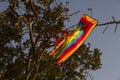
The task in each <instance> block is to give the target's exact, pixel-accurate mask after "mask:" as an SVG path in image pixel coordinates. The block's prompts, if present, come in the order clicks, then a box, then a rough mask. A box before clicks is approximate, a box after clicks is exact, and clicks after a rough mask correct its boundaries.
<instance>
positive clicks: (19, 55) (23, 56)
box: [0, 0, 101, 80]
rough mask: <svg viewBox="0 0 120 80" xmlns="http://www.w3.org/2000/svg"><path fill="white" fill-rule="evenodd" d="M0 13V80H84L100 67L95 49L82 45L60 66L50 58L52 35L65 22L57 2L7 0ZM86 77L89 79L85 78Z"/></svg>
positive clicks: (61, 5)
mask: <svg viewBox="0 0 120 80" xmlns="http://www.w3.org/2000/svg"><path fill="white" fill-rule="evenodd" d="M8 2H9V5H8V8H7V9H6V10H4V11H3V12H1V13H0V79H2V80H12V79H13V80H68V79H73V80H77V79H81V80H86V79H87V78H90V77H88V75H89V72H90V71H93V70H97V69H99V68H100V67H101V61H100V56H101V52H100V51H99V49H97V48H96V49H94V50H92V51H91V50H90V45H89V44H88V45H87V44H86V45H85V44H83V45H82V46H81V47H80V48H79V49H78V50H77V51H76V52H75V53H74V54H73V55H72V56H71V57H70V58H69V59H68V60H66V61H65V62H64V63H62V64H61V65H58V64H57V63H56V59H55V58H54V57H50V56H49V55H48V54H49V50H50V49H51V48H52V47H53V46H55V45H54V42H55V37H54V36H55V35H60V34H61V33H60V31H61V29H63V28H64V22H65V21H66V20H68V19H69V16H68V15H67V13H68V12H69V10H68V8H67V7H66V5H67V4H68V2H67V3H62V2H61V1H60V0H34V1H33V2H32V0H9V1H8ZM89 76H90V75H89Z"/></svg>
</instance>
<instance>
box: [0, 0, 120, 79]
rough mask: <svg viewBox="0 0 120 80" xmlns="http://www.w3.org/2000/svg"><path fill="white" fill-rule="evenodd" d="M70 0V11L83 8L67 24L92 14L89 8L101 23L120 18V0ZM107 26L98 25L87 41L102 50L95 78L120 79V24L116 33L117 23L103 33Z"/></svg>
mask: <svg viewBox="0 0 120 80" xmlns="http://www.w3.org/2000/svg"><path fill="white" fill-rule="evenodd" d="M64 1H69V2H70V4H69V7H68V8H69V9H70V13H72V12H75V11H78V10H81V12H80V13H78V14H77V15H74V16H73V17H71V21H70V22H68V23H66V26H68V27H69V26H71V25H74V24H76V23H77V22H79V19H80V17H81V16H82V14H87V15H91V12H90V11H88V8H92V11H93V14H92V17H93V18H95V19H97V20H98V21H99V23H105V22H109V21H112V18H111V16H114V17H115V19H116V20H120V10H119V8H120V0H64ZM0 6H1V7H0V10H4V8H5V4H3V3H2V4H0ZM105 27H106V26H96V28H95V29H94V30H93V32H92V33H91V35H90V36H89V37H88V39H87V40H86V41H85V43H88V42H89V43H90V44H91V47H92V49H93V48H99V49H100V50H101V52H102V56H101V61H102V64H103V65H102V68H101V69H99V70H97V71H95V72H93V73H92V76H93V77H94V80H120V69H119V68H120V32H119V31H120V25H118V28H117V32H116V33H114V29H115V25H110V26H109V28H108V29H107V30H106V31H105V33H104V34H103V30H104V29H105Z"/></svg>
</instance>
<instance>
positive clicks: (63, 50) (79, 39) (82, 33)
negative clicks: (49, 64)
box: [50, 14, 97, 64]
mask: <svg viewBox="0 0 120 80" xmlns="http://www.w3.org/2000/svg"><path fill="white" fill-rule="evenodd" d="M96 24H97V20H95V19H93V18H91V17H89V16H87V15H86V14H84V15H82V17H81V19H80V21H79V23H78V24H77V27H76V29H75V30H72V31H68V32H66V33H65V34H64V35H63V37H62V40H60V41H59V42H58V44H57V45H56V47H55V49H54V50H53V51H52V52H51V53H50V55H57V63H58V64H60V63H62V62H64V61H65V60H66V59H68V58H69V57H70V56H71V55H72V54H73V53H74V52H75V51H76V50H77V49H78V48H79V47H80V46H81V45H82V43H83V42H84V41H85V40H86V39H87V38H88V36H89V35H90V33H91V32H92V30H93V29H94V27H95V26H96Z"/></svg>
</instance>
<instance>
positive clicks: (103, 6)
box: [66, 0, 120, 80]
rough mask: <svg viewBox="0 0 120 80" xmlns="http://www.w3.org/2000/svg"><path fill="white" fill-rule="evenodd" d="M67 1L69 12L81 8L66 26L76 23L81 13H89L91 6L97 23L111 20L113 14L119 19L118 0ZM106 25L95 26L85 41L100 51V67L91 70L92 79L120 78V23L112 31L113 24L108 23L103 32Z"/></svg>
mask: <svg viewBox="0 0 120 80" xmlns="http://www.w3.org/2000/svg"><path fill="white" fill-rule="evenodd" d="M66 1H69V2H70V4H69V9H70V12H71V13H72V12H75V11H77V10H81V12H80V13H78V14H77V15H74V16H73V17H72V18H71V21H70V22H69V23H67V25H68V26H70V25H73V24H75V23H77V22H78V21H79V19H80V17H81V16H82V14H87V15H91V12H90V11H88V8H92V17H93V18H95V19H97V20H98V21H99V23H105V22H109V21H112V17H111V16H114V17H115V19H116V20H120V0H66ZM105 27H106V26H96V28H95V29H94V30H93V32H92V33H91V35H90V36H89V37H88V39H87V40H86V41H85V43H88V42H89V43H90V44H91V47H92V49H93V48H99V49H100V50H101V52H102V56H101V62H102V68H101V69H99V70H97V71H95V72H93V73H92V76H93V77H94V80H120V69H119V68H120V32H119V31H120V25H118V28H117V32H116V33H114V29H115V25H110V26H109V28H108V29H107V30H106V31H105V33H104V34H103V31H104V29H105Z"/></svg>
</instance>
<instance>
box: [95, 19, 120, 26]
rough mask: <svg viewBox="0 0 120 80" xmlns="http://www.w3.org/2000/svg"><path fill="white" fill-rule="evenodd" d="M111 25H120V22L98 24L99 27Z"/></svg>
mask: <svg viewBox="0 0 120 80" xmlns="http://www.w3.org/2000/svg"><path fill="white" fill-rule="evenodd" d="M111 24H120V20H119V21H110V22H106V23H102V24H98V25H97V26H105V25H111Z"/></svg>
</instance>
